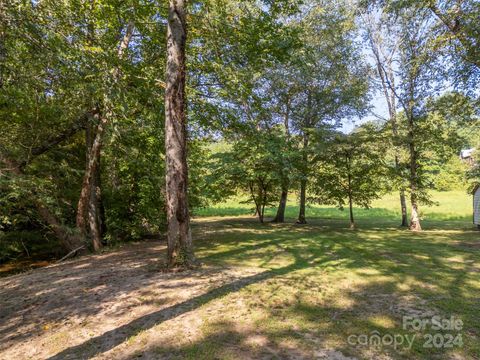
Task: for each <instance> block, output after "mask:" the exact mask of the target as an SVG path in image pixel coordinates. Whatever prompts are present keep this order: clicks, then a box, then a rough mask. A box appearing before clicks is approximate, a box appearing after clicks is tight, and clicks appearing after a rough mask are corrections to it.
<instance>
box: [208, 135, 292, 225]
mask: <svg viewBox="0 0 480 360" xmlns="http://www.w3.org/2000/svg"><path fill="white" fill-rule="evenodd" d="M287 142H288V140H287V139H286V137H285V135H284V134H283V133H282V131H281V130H279V129H277V128H272V129H268V130H266V129H255V128H253V129H251V131H250V132H249V134H248V136H245V137H244V138H242V139H239V140H237V141H236V142H235V143H234V144H233V146H232V147H231V149H230V150H228V151H226V152H222V153H218V154H216V155H215V156H214V159H215V161H214V164H213V167H214V170H213V172H212V175H211V176H212V178H213V179H214V180H213V181H215V182H217V184H218V185H217V187H220V188H222V189H224V191H223V193H222V197H223V198H224V197H228V196H229V195H233V194H234V193H235V192H236V191H242V192H244V193H245V194H248V200H247V201H248V202H249V203H252V204H253V205H254V207H255V214H256V215H257V216H258V219H259V221H260V222H262V223H263V222H264V217H265V208H266V207H269V206H271V205H273V204H274V203H275V200H276V196H277V191H278V189H279V188H280V187H281V183H282V177H283V174H284V172H285V171H286V169H285V167H286V166H287V167H288V166H289V164H290V163H291V161H290V159H289V158H288V157H289V156H291V153H289V152H285V151H284V150H285V148H286V147H287V146H288V143H287Z"/></svg>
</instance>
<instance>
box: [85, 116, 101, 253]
mask: <svg viewBox="0 0 480 360" xmlns="http://www.w3.org/2000/svg"><path fill="white" fill-rule="evenodd" d="M94 135H95V134H94V127H93V126H92V125H90V126H89V127H88V128H87V131H86V140H87V141H86V143H87V144H86V145H87V147H86V148H87V149H86V150H87V164H89V163H90V159H89V157H90V155H91V154H92V148H93V139H94ZM100 154H101V152H100V151H97V152H95V153H94V154H93V155H94V156H97V159H96V160H95V162H96V163H97V166H96V169H95V171H94V172H93V174H92V181H91V184H90V198H89V203H88V212H87V218H88V235H89V237H90V238H91V241H92V245H93V249H94V251H99V250H100V249H101V248H102V246H103V242H102V239H103V235H104V233H103V231H102V230H103V229H102V219H101V218H100V216H101V202H102V198H101V181H100V177H101V174H100ZM87 171H88V169H87Z"/></svg>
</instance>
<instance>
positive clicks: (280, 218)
mask: <svg viewBox="0 0 480 360" xmlns="http://www.w3.org/2000/svg"><path fill="white" fill-rule="evenodd" d="M287 198H288V187H283V188H282V193H281V195H280V203H279V204H278V209H277V214H276V215H275V218H274V219H273V220H272V222H274V223H283V222H285V209H286V208H287V200H288V199H287Z"/></svg>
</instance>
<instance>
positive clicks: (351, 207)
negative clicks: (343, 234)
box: [348, 193, 355, 229]
mask: <svg viewBox="0 0 480 360" xmlns="http://www.w3.org/2000/svg"><path fill="white" fill-rule="evenodd" d="M348 206H349V209H350V229H355V219H354V218H353V200H352V194H350V193H349V194H348Z"/></svg>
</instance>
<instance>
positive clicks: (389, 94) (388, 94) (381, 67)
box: [369, 33, 408, 227]
mask: <svg viewBox="0 0 480 360" xmlns="http://www.w3.org/2000/svg"><path fill="white" fill-rule="evenodd" d="M369 40H370V46H371V48H372V52H373V55H374V57H375V61H376V63H377V72H378V75H379V77H380V81H381V83H382V88H383V93H384V95H385V100H386V102H387V107H388V113H389V116H390V122H391V124H392V135H393V138H394V140H398V138H399V134H398V124H397V106H396V100H395V92H394V87H395V76H394V73H393V70H392V64H391V59H389V60H387V59H383V61H382V58H381V56H380V53H379V49H378V44H377V43H376V42H375V40H374V38H373V35H372V34H371V33H369ZM384 63H385V64H384ZM394 152H395V170H396V171H397V174H400V157H399V151H398V146H397V145H396V144H394ZM399 193H400V209H401V213H402V223H401V226H402V227H407V226H408V220H407V201H406V199H405V189H404V188H403V186H401V187H400V191H399Z"/></svg>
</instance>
